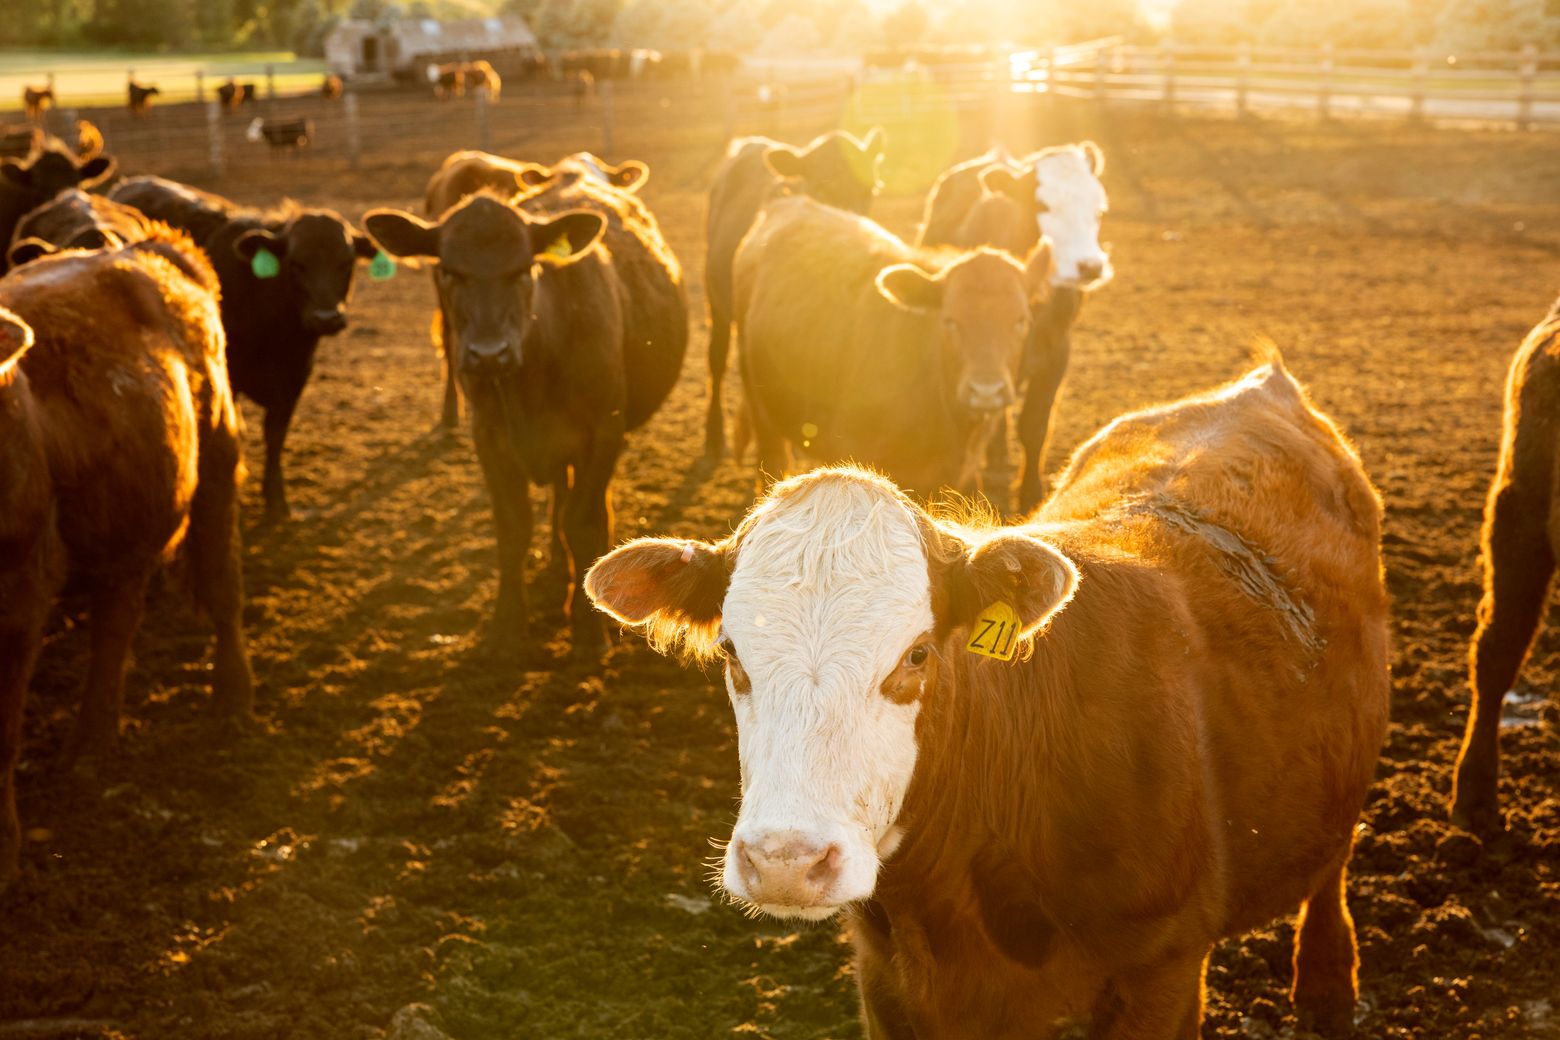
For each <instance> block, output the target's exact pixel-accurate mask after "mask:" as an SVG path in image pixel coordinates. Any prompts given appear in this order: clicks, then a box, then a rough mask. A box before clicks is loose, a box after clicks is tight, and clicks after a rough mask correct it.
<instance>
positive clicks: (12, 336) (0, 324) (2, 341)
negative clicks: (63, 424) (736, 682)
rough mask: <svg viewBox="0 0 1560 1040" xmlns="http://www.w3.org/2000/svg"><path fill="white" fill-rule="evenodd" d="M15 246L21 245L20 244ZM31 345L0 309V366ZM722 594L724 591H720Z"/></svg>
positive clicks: (25, 331)
mask: <svg viewBox="0 0 1560 1040" xmlns="http://www.w3.org/2000/svg"><path fill="white" fill-rule="evenodd" d="M17 245H21V243H20V242H18V243H17ZM32 344H33V330H32V326H30V325H28V324H27V323H26V322H25V321H23V320H22V319H21V318H18V317H17V316H16V315H15V314H12V313H11V312H10V311H8V310H5V309H3V308H0V365H3V364H5V363H6V362H7V361H10V360H11V359H12V358H14V357H16V355H18V354H20V353H21V352H22V351H24V350H26V349H27V348H28V347H30V346H32ZM722 593H723V594H724V590H722Z"/></svg>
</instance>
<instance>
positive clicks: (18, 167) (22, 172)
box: [0, 159, 32, 188]
mask: <svg viewBox="0 0 1560 1040" xmlns="http://www.w3.org/2000/svg"><path fill="white" fill-rule="evenodd" d="M0 178H3V179H5V180H7V181H9V182H10V183H12V184H14V185H16V186H17V187H18V188H25V187H27V186H28V184H29V183H30V182H31V181H32V170H31V169H30V168H28V167H26V166H23V165H22V164H21V163H19V162H16V161H15V160H12V159H7V160H6V161H5V162H3V163H0Z"/></svg>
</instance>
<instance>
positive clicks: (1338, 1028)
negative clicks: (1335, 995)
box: [1295, 998, 1354, 1040]
mask: <svg viewBox="0 0 1560 1040" xmlns="http://www.w3.org/2000/svg"><path fill="white" fill-rule="evenodd" d="M1295 1017H1296V1018H1297V1019H1299V1022H1300V1030H1301V1031H1302V1032H1310V1033H1316V1034H1318V1035H1320V1036H1324V1037H1328V1038H1329V1040H1331V1038H1335V1037H1349V1036H1353V1035H1354V1001H1353V1000H1352V999H1349V998H1344V999H1340V1000H1331V1001H1325V1002H1324V1001H1314V1002H1311V1001H1308V1002H1306V1003H1304V1004H1302V1005H1301V1006H1299V1007H1296V1008H1295Z"/></svg>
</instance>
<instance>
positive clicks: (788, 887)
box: [725, 830, 869, 919]
mask: <svg viewBox="0 0 1560 1040" xmlns="http://www.w3.org/2000/svg"><path fill="white" fill-rule="evenodd" d="M844 865H845V852H844V849H842V848H841V847H840V845H839V844H838V843H835V842H825V841H821V840H819V839H817V838H814V837H810V836H808V835H806V834H803V833H802V832H801V831H794V830H785V831H766V832H763V833H759V834H754V835H752V836H749V837H737V836H735V835H734V836H733V837H732V839H731V845H730V847H729V848H728V849H727V852H726V869H725V884H726V888H727V889H728V890H729V891H730V892H731V893H732V894H733V895H735V896H737V897H738V898H739V899H743V900H745V901H747V902H749V903H752V904H754V905H755V906H758V907H760V908H761V909H763V910H765V911H766V912H768V913H771V914H774V915H775V916H777V917H807V918H813V919H821V918H824V917H828V916H829V915H830V914H832V913H834V911H835V910H837V909H838V908H839V907H840V905H841V904H842V903H845V902H849V901H850V900H851V899H852V898H861V897H863V896H864V895H866V894H869V893H855V894H847V893H843V892H841V891H840V882H841V878H842V875H843V873H844Z"/></svg>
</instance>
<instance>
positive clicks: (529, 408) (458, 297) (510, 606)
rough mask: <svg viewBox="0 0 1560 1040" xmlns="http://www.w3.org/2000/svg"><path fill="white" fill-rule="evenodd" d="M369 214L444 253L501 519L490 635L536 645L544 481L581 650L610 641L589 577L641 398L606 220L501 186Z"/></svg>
mask: <svg viewBox="0 0 1560 1040" xmlns="http://www.w3.org/2000/svg"><path fill="white" fill-rule="evenodd" d="M363 222H364V225H365V226H366V227H367V228H368V231H369V233H370V234H371V235H373V236H374V238H375V239H376V240H378V242H379V243H380V245H381V246H382V247H383V248H384V249H385V250H386V251H387V252H389V253H393V254H394V255H396V256H402V257H411V258H417V259H422V260H430V261H434V262H436V263H437V264H438V267H437V268H436V271H435V275H436V277H437V280H438V281H437V284H438V289H439V299H440V301H441V310H442V311H443V314H444V321H445V327H446V329H447V339H446V346H445V350H446V352H447V353H449V354H450V355H451V366H452V367H453V368H454V370H455V371H456V372H457V373H458V375H459V378H460V380H461V384H462V386H461V388H462V390H463V391H464V394H465V397H466V401H467V402H468V404H469V406H470V410H471V432H472V440H473V441H474V442H475V444H476V448H477V458H478V460H479V461H480V462H481V464H482V474H483V478H484V481H485V483H486V484H487V489H488V494H489V495H491V496H492V499H493V514H494V520H495V522H496V526H497V529H498V560H499V576H498V603H497V607H496V609H495V611H494V617H493V623H492V626H491V628H490V630H489V642H490V643H492V644H493V645H495V646H497V647H500V648H504V649H510V650H513V649H527V648H528V645H527V644H528V639H527V629H528V624H529V618H528V614H529V610H528V607H527V591H526V569H527V568H526V558H527V556H528V555H529V553H530V547H531V500H530V495H529V491H528V488H529V484H530V483H532V482H535V483H537V484H542V485H550V486H551V487H552V492H553V496H554V497H553V501H554V503H555V504H556V508H555V513H561V514H562V516H561V523H559V524H558V527H557V529H556V530H555V531H554V532H553V537H554V548H555V550H560V551H561V553H562V558H563V559H564V560H565V562H572V565H573V571H572V573H573V576H574V579H575V587H574V589H573V594H572V596H571V597H570V599H569V602H570V606H569V614H570V620H571V622H572V628H573V636H574V651H575V653H576V654H578V655H580V656H586V655H589V654H593V653H599V652H601V651H602V650H603V649H604V648H605V638H606V637H605V634H604V633H603V631H602V629H601V623H600V620H599V618H597V617H596V616H595V615H594V613H593V612H592V611H591V609H590V604H589V603H588V602H587V601H586V599H585V595H584V592H583V591H581V589H580V581H579V578H580V577H581V576H582V575H583V573H584V570H585V568H586V567H587V566H589V564H590V563H591V562H592V561H594V560H595V559H597V558H598V557H599V556H600V555H601V554H602V553H604V552H605V551H606V549H607V545H608V544H609V540H610V538H611V527H612V509H611V505H610V497H609V495H610V492H609V485H610V483H611V480H612V475H613V472H614V470H615V469H616V466H617V459H618V455H619V454H620V453H621V452H622V448H623V435H624V433H625V431H626V429H627V424H626V417H627V413H628V409H629V407H630V390H629V387H628V384H627V379H626V377H625V366H624V360H623V328H624V322H623V307H624V297H625V291H624V289H623V287H622V285H621V284H620V283H619V281H618V278H617V276H616V273H615V272H614V270H613V261H612V259H611V258H610V257H609V256H608V254H607V253H606V251H605V250H604V249H602V248H600V247H599V246H598V245H597V241H598V240H599V239H600V238H601V235H602V233H603V231H604V230H605V229H606V223H607V222H606V221H605V220H604V219H603V218H602V217H601V215H600V214H598V213H591V212H585V211H581V210H572V211H568V212H564V213H559V214H556V215H549V216H545V217H537V216H534V215H532V214H531V213H527V212H525V211H523V210H521V209H520V208H519V207H518V206H517V205H516V204H515V203H514V201H513V200H511V199H509V198H508V197H507V196H500V195H498V194H494V193H490V192H483V193H481V194H477V195H472V196H470V197H468V198H466V199H465V200H463V201H461V202H460V203H458V204H457V205H456V206H455V207H454V208H452V209H450V210H449V211H448V212H446V213H444V214H443V215H442V216H441V217H439V218H437V219H436V220H435V221H433V222H430V221H424V220H420V219H418V218H417V217H414V216H412V215H411V214H410V213H402V212H400V211H397V210H373V211H371V212H369V213H368V214H367V215H366V216H364V218H363Z"/></svg>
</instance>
